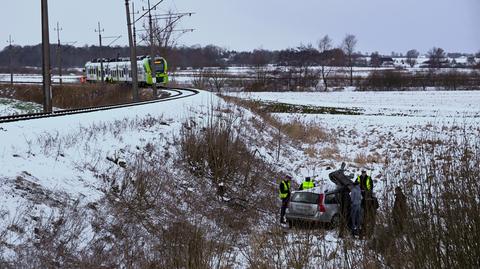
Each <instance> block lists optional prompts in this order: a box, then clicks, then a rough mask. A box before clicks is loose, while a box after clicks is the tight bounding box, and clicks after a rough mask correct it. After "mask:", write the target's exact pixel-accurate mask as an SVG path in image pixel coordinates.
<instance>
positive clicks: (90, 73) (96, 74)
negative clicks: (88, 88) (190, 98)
mask: <svg viewBox="0 0 480 269" xmlns="http://www.w3.org/2000/svg"><path fill="white" fill-rule="evenodd" d="M100 61H101V59H97V60H93V61H91V62H87V63H86V64H85V73H86V75H85V79H86V81H87V82H99V81H101V80H102V73H101V64H100ZM137 69H138V72H137V73H138V83H139V84H140V85H143V86H145V85H152V84H153V82H154V79H156V83H157V84H163V85H166V84H167V83H168V73H167V71H168V65H167V61H166V60H165V59H164V58H162V57H155V59H154V62H153V64H152V61H151V60H150V57H148V56H147V57H138V58H137ZM103 71H104V80H105V81H106V82H110V83H117V82H124V83H131V82H132V69H131V64H130V59H129V58H119V59H112V60H108V59H103Z"/></svg>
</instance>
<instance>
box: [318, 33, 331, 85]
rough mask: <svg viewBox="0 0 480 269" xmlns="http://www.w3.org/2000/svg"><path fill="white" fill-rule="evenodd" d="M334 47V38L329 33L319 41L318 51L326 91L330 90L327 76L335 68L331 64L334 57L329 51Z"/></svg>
mask: <svg viewBox="0 0 480 269" xmlns="http://www.w3.org/2000/svg"><path fill="white" fill-rule="evenodd" d="M332 48H333V46H332V39H331V38H330V37H329V36H328V35H325V36H324V37H323V38H322V39H320V40H319V41H318V52H320V73H321V75H322V80H323V85H324V86H325V91H327V90H328V82H327V78H328V76H329V75H330V72H331V71H332V70H333V68H332V66H331V63H332V57H330V56H331V55H330V53H328V52H329V51H330V50H332Z"/></svg>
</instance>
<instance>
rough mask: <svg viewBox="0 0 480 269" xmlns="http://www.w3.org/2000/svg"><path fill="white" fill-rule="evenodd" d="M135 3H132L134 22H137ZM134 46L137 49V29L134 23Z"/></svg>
mask: <svg viewBox="0 0 480 269" xmlns="http://www.w3.org/2000/svg"><path fill="white" fill-rule="evenodd" d="M135 14H136V13H135V2H132V20H133V21H135ZM132 26H133V46H134V47H135V48H136V47H137V29H136V27H135V23H133V25H132Z"/></svg>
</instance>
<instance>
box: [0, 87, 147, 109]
mask: <svg viewBox="0 0 480 269" xmlns="http://www.w3.org/2000/svg"><path fill="white" fill-rule="evenodd" d="M52 96H53V100H52V101H53V106H54V107H58V108H62V109H73V108H84V107H94V106H102V105H114V104H123V103H129V102H131V101H132V92H131V88H130V86H128V85H125V84H104V85H102V84H75V85H68V84H64V85H54V86H53V88H52ZM0 97H5V98H13V99H17V100H21V101H27V102H34V103H38V104H43V90H42V88H41V86H38V85H14V86H10V85H1V86H0ZM151 98H152V94H151V92H149V91H147V90H143V91H142V92H141V99H142V100H149V99H151Z"/></svg>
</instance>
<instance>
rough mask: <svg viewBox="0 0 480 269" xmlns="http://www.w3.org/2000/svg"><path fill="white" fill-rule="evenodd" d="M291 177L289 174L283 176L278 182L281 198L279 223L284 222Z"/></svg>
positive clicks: (288, 200)
mask: <svg viewBox="0 0 480 269" xmlns="http://www.w3.org/2000/svg"><path fill="white" fill-rule="evenodd" d="M291 180H292V177H291V176H289V175H286V176H285V179H284V180H282V181H281V182H280V185H279V189H278V190H279V192H278V194H279V197H280V199H281V200H282V209H281V211H280V223H286V221H285V212H286V210H287V207H288V202H290V193H291V191H290V190H291V182H290V181H291Z"/></svg>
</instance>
